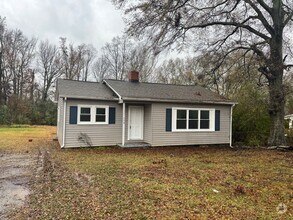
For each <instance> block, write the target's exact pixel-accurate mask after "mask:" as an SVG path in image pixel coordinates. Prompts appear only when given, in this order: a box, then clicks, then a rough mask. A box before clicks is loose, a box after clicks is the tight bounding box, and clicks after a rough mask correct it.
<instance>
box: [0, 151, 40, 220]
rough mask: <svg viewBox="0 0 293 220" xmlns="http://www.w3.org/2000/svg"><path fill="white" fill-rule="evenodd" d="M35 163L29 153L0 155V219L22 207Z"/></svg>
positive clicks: (28, 191) (27, 193)
mask: <svg viewBox="0 0 293 220" xmlns="http://www.w3.org/2000/svg"><path fill="white" fill-rule="evenodd" d="M35 161H36V158H35V157H34V156H32V155H31V154H29V153H9V154H8V153H7V154H1V153H0V198H1V199H0V219H7V216H6V214H7V213H8V212H10V211H13V210H15V209H17V208H19V207H21V206H23V205H24V203H25V200H26V197H27V196H28V195H29V193H30V189H29V183H30V180H31V177H32V174H33V167H34V163H35Z"/></svg>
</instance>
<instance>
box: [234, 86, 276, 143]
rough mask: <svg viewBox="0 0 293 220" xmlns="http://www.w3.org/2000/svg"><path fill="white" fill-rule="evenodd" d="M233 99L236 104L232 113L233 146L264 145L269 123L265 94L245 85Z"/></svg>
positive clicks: (267, 135)
mask: <svg viewBox="0 0 293 220" xmlns="http://www.w3.org/2000/svg"><path fill="white" fill-rule="evenodd" d="M234 98H235V99H236V100H237V102H238V105H236V107H235V108H234V111H233V142H234V144H237V143H243V144H245V145H249V146H260V145H266V143H267V140H268V137H269V131H270V123H271V120H270V116H269V114H268V111H267V109H268V106H267V105H268V104H267V103H268V101H267V94H266V92H265V91H263V90H261V89H259V88H257V87H256V86H254V85H253V84H247V85H245V86H243V87H242V88H241V89H240V90H239V91H238V93H237V94H236V95H235V97H234Z"/></svg>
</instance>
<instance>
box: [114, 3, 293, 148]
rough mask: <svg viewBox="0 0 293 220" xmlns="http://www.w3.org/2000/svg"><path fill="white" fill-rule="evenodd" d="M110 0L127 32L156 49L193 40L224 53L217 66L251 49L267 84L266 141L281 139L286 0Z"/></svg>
mask: <svg viewBox="0 0 293 220" xmlns="http://www.w3.org/2000/svg"><path fill="white" fill-rule="evenodd" d="M113 1H114V3H116V4H118V5H119V6H120V7H124V8H125V9H126V10H125V11H126V13H127V15H128V24H129V26H128V33H129V34H131V35H136V36H146V37H147V39H148V40H149V41H150V42H151V43H152V45H153V46H154V47H155V48H156V49H157V50H158V51H160V50H161V49H163V48H166V47H169V46H171V45H174V43H177V45H178V46H180V47H184V46H185V45H186V44H188V43H193V45H196V48H197V49H206V50H210V51H214V52H217V53H218V52H221V53H224V56H222V57H221V59H220V60H218V65H217V66H220V65H221V63H222V62H223V60H225V59H226V58H228V57H229V56H230V55H231V54H232V53H234V52H236V51H239V50H242V51H244V52H245V53H244V54H256V55H257V56H258V57H259V59H260V60H262V62H261V65H260V66H259V71H260V72H261V73H262V74H263V75H264V76H265V77H266V78H267V80H268V83H269V86H268V87H269V96H270V103H269V114H270V117H271V119H272V126H271V129H270V137H269V140H268V144H269V145H283V144H285V138H284V105H285V91H284V87H283V74H284V69H287V68H289V67H292V66H293V65H292V64H287V63H285V62H286V60H290V58H291V59H292V57H287V55H288V56H290V54H286V56H284V55H283V53H284V51H285V52H287V50H286V48H285V46H286V44H285V42H284V39H285V37H284V36H285V35H286V33H288V31H289V28H290V26H291V25H292V23H293V22H292V21H293V19H292V17H293V1H292V0H206V1H201V0H184V1H171V0H167V1H153V0H144V1H139V2H134V3H133V2H131V3H130V1H127V0H113ZM189 45H190V44H189ZM289 45H290V44H289Z"/></svg>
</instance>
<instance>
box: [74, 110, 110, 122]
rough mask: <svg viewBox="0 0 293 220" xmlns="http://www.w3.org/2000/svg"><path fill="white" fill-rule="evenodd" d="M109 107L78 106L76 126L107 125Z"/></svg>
mask: <svg viewBox="0 0 293 220" xmlns="http://www.w3.org/2000/svg"><path fill="white" fill-rule="evenodd" d="M108 115H109V106H97V105H91V106H78V124H108Z"/></svg>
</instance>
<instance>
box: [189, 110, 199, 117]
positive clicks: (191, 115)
mask: <svg viewBox="0 0 293 220" xmlns="http://www.w3.org/2000/svg"><path fill="white" fill-rule="evenodd" d="M189 119H198V111H197V110H189Z"/></svg>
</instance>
